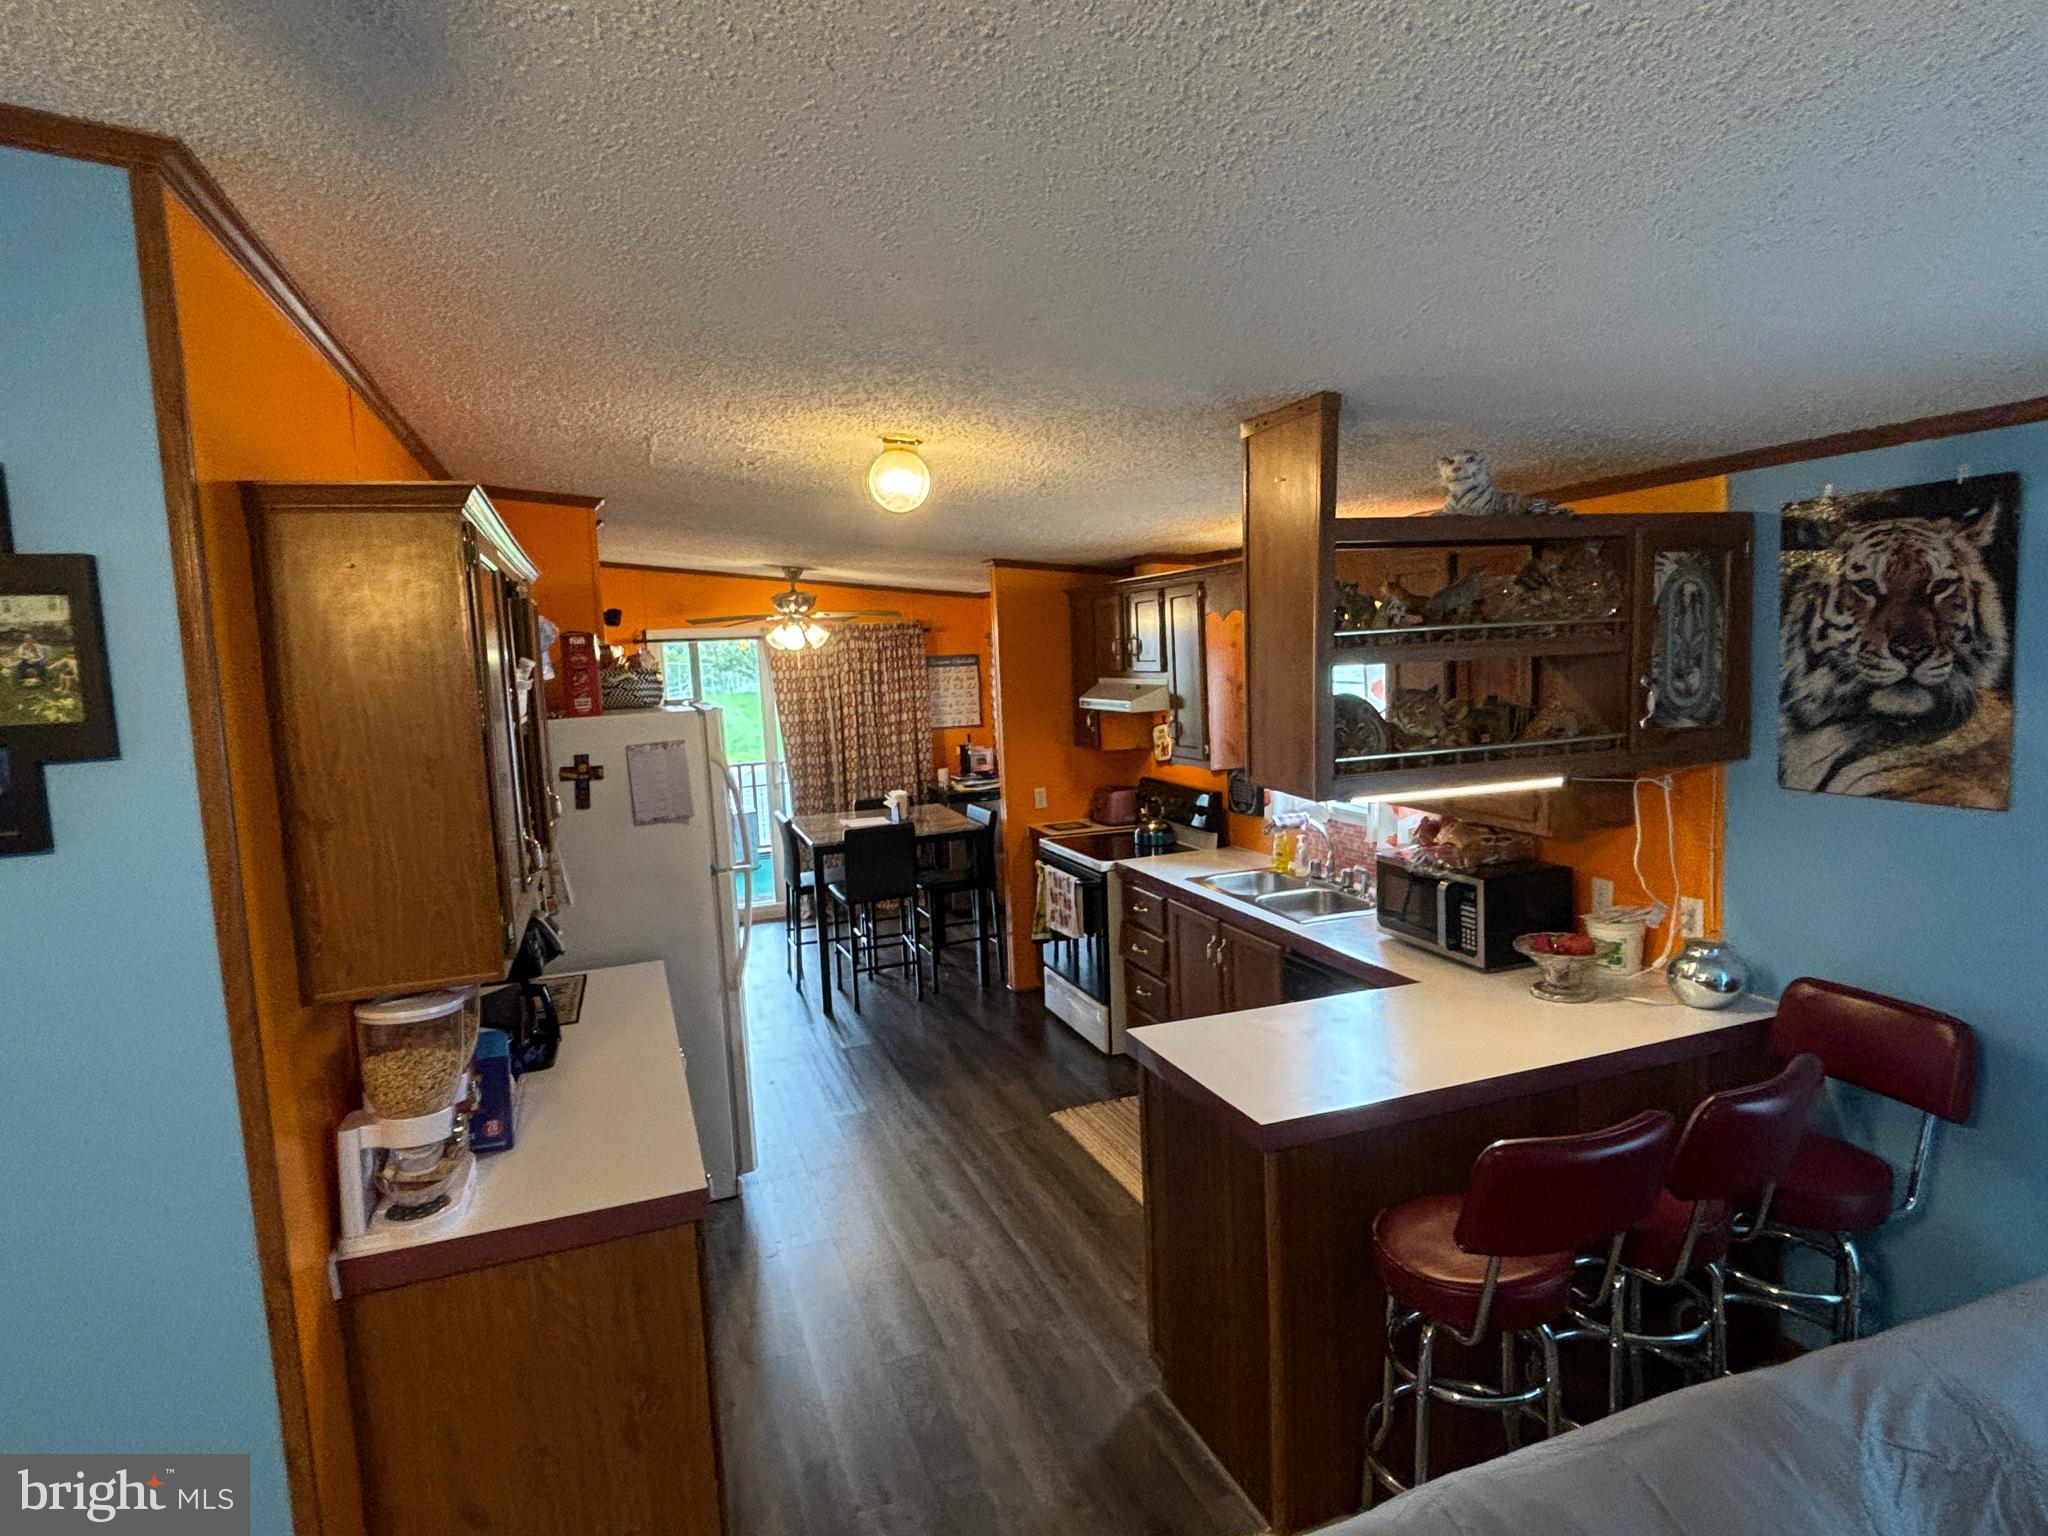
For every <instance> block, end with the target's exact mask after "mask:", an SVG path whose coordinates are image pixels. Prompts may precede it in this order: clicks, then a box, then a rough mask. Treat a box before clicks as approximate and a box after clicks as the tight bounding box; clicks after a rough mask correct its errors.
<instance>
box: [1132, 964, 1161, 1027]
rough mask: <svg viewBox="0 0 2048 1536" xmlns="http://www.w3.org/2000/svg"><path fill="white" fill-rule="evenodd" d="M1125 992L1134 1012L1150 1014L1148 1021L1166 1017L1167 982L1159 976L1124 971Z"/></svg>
mask: <svg viewBox="0 0 2048 1536" xmlns="http://www.w3.org/2000/svg"><path fill="white" fill-rule="evenodd" d="M1124 994H1125V997H1126V999H1127V1001H1128V1002H1129V1003H1130V1011H1131V1012H1132V1013H1133V1014H1140V1013H1144V1014H1150V1015H1151V1018H1150V1019H1149V1020H1148V1021H1147V1022H1157V1021H1158V1020H1160V1019H1163V1018H1165V1017H1166V1014H1167V1006H1166V983H1165V982H1163V981H1161V980H1160V979H1159V978H1158V977H1157V976H1148V975H1146V974H1145V973H1144V972H1143V971H1133V970H1126V971H1125V972H1124Z"/></svg>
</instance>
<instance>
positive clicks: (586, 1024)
mask: <svg viewBox="0 0 2048 1536" xmlns="http://www.w3.org/2000/svg"><path fill="white" fill-rule="evenodd" d="M564 974H571V973H566V972H565V973H564ZM589 976H590V980H589V982H588V984H587V985H586V986H585V988H584V993H583V1010H582V1013H581V1015H580V1016H579V1019H578V1022H576V1023H574V1024H570V1025H566V1026H564V1028H563V1030H562V1046H561V1051H560V1053H559V1054H558V1055H557V1056H556V1058H555V1064H554V1065H553V1066H552V1067H550V1068H548V1069H547V1070H546V1071H544V1072H529V1073H528V1074H527V1075H526V1078H525V1081H524V1086H523V1088H522V1091H521V1097H520V1100H519V1114H518V1123H517V1130H518V1135H517V1139H516V1141H515V1142H514V1144H513V1146H512V1148H511V1149H510V1150H509V1151H505V1152H494V1153H486V1154H483V1155H480V1156H479V1157H478V1158H477V1170H476V1185H475V1187H474V1189H473V1190H472V1191H471V1193H470V1197H469V1204H468V1205H467V1206H466V1207H465V1208H464V1209H463V1210H462V1212H461V1213H460V1214H459V1215H457V1216H456V1217H455V1218H454V1219H453V1220H452V1221H450V1222H449V1223H448V1224H447V1225H445V1226H433V1227H429V1228H427V1229H424V1230H407V1229H404V1228H398V1229H388V1228H387V1229H384V1230H382V1231H379V1232H376V1233H373V1234H371V1235H370V1236H369V1237H367V1238H365V1239H364V1240H363V1242H362V1243H361V1244H360V1245H359V1246H354V1247H352V1248H351V1251H350V1253H349V1255H348V1257H346V1258H340V1259H337V1261H336V1266H335V1267H336V1274H337V1278H338V1281H339V1287H340V1289H341V1291H342V1292H344V1293H351V1292H356V1291H363V1290H378V1289H383V1288H384V1287H386V1286H389V1285H394V1284H410V1283H413V1282H415V1281H418V1280H422V1279H430V1278H434V1277H435V1276H437V1275H443V1274H452V1273H455V1272H457V1271H459V1270H464V1269H475V1268H480V1267H482V1266H484V1265H487V1264H497V1263H506V1262H509V1261H511V1260H514V1259H518V1258H526V1257H531V1256H533V1255H534V1254H538V1253H545V1252H551V1251H555V1250H558V1249H562V1248H569V1247H576V1246H579V1245H581V1244H582V1243H586V1242H593V1241H602V1240H604V1239H606V1238H610V1237H623V1236H629V1235H632V1234H633V1233H635V1232H642V1231H650V1230H653V1229H655V1228H656V1227H660V1226H672V1225H675V1224H676V1222H677V1221H679V1220H690V1219H692V1218H693V1217H694V1216H695V1215H698V1214H701V1213H702V1209H703V1207H704V1205H705V1204H707V1203H708V1201H709V1198H710V1196H709V1188H708V1185H707V1181H706V1179H705V1177H704V1157H703V1153H702V1152H701V1151H700V1150H699V1147H698V1142H697V1121H696V1118H695V1116H694V1115H693V1114H692V1113H691V1109H690V1088H689V1084H688V1082H687V1081H686V1080H685V1078H684V1075H683V1055H682V1051H681V1049H680V1048H679V1047H678V1045H677V1044H676V1024H675V1015H674V1013H673V1012H672V1011H671V1009H670V1005H669V990H668V980H667V976H666V973H665V972H664V970H663V968H662V963H661V962H660V961H659V960H649V961H644V962H642V963H641V964H638V965H619V966H612V967H609V968H607V969H605V970H596V971H591V972H590V973H589Z"/></svg>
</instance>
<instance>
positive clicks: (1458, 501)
mask: <svg viewBox="0 0 2048 1536" xmlns="http://www.w3.org/2000/svg"><path fill="white" fill-rule="evenodd" d="M1436 477H1437V479H1439V480H1441V481H1443V483H1444V491H1445V496H1444V504H1443V506H1442V507H1440V508H1439V509H1438V510H1437V511H1435V512H1433V513H1431V514H1430V515H1431V516H1432V517H1562V516H1566V515H1568V514H1569V513H1570V512H1571V508H1570V507H1560V506H1559V505H1557V503H1556V502H1552V501H1545V500H1544V499H1543V498H1542V497H1541V496H1522V495H1519V494H1517V493H1516V492H1514V491H1504V490H1502V489H1501V488H1500V487H1499V486H1497V485H1495V484H1494V483H1493V471H1492V470H1490V469H1488V468H1487V467H1486V460H1485V459H1484V458H1482V457H1481V456H1480V455H1479V454H1476V453H1474V452H1473V451H1472V450H1471V449H1469V448H1460V449H1459V450H1458V451H1457V452H1455V453H1447V454H1445V455H1444V456H1443V457H1442V458H1440V459H1438V460H1437V461H1436Z"/></svg>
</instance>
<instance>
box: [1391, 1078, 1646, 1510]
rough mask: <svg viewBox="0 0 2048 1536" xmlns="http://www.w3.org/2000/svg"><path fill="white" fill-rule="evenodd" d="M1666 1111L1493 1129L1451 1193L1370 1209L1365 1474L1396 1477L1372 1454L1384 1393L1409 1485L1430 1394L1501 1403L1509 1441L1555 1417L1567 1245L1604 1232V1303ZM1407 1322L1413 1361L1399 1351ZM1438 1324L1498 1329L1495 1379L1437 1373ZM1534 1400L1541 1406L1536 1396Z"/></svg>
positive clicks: (1469, 1335)
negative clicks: (1522, 1357) (1377, 1317)
mask: <svg viewBox="0 0 2048 1536" xmlns="http://www.w3.org/2000/svg"><path fill="white" fill-rule="evenodd" d="M1676 1131H1677V1123H1676V1122H1675V1121H1674V1120H1673V1119H1672V1118H1671V1116H1670V1115H1668V1114H1665V1113H1664V1112H1663V1111H1662V1110H1645V1111H1644V1112H1643V1113H1642V1114H1640V1115H1637V1116H1635V1117H1634V1118H1633V1119H1630V1120H1624V1121H1623V1122H1621V1123H1620V1124H1619V1125H1611V1126H1608V1127H1607V1128H1606V1129H1605V1130H1599V1131H1588V1132H1585V1133H1584V1134H1582V1135H1576V1136H1538V1137H1530V1138H1527V1139H1524V1140H1517V1141H1496V1142H1495V1143H1493V1145H1492V1146H1490V1147H1488V1148H1486V1149H1485V1150H1484V1151H1483V1152H1481V1153H1480V1154H1479V1156H1478V1158H1477V1160H1476V1161H1474V1163H1473V1164H1472V1173H1471V1176H1470V1178H1468V1179H1467V1180H1466V1183H1465V1188H1464V1190H1463V1192H1461V1193H1458V1194H1442V1195H1424V1196H1422V1197H1421V1198H1420V1199H1416V1200H1407V1201H1403V1202H1402V1203H1401V1204H1399V1205H1393V1206H1389V1207H1387V1209H1385V1210H1383V1211H1381V1212H1380V1214H1379V1216H1378V1218H1377V1219H1376V1220H1375V1221H1374V1222H1373V1254H1374V1258H1375V1261H1376V1263H1377V1267H1378V1269H1379V1272H1380V1278H1381V1281H1382V1282H1383V1283H1384V1285H1385V1286H1386V1290H1387V1315H1386V1335H1387V1336H1386V1363H1385V1366H1384V1368H1383V1369H1382V1371H1381V1375H1380V1397H1379V1401H1378V1402H1376V1403H1374V1404H1373V1405H1372V1407H1371V1408H1370V1409H1368V1410H1367V1413H1366V1449H1365V1479H1364V1482H1365V1486H1364V1489H1363V1491H1362V1494H1361V1497H1362V1499H1363V1501H1364V1502H1366V1503H1368V1504H1369V1503H1371V1501H1372V1495H1373V1488H1374V1486H1375V1484H1377V1485H1378V1486H1379V1487H1382V1488H1385V1489H1387V1490H1388V1491H1389V1492H1391V1493H1401V1492H1404V1491H1405V1490H1406V1489H1407V1488H1408V1487H1410V1486H1412V1485H1410V1484H1406V1483H1403V1482H1401V1481H1400V1480H1399V1479H1398V1478H1397V1477H1396V1476H1395V1475H1394V1473H1393V1472H1392V1470H1391V1469H1389V1468H1388V1467H1387V1466H1386V1465H1385V1463H1384V1462H1383V1461H1382V1460H1381V1459H1380V1451H1381V1448H1382V1447H1383V1446H1384V1445H1385V1443H1386V1439H1387V1434H1388V1432H1389V1431H1390V1430H1391V1429H1392V1427H1393V1419H1394V1408H1395V1405H1396V1404H1397V1403H1399V1402H1401V1401H1403V1400H1407V1401H1409V1402H1412V1403H1413V1405H1414V1410H1415V1413H1414V1418H1415V1456H1414V1466H1415V1470H1414V1480H1415V1483H1416V1484H1420V1483H1425V1482H1427V1481H1429V1420H1430V1409H1431V1407H1432V1406H1433V1405H1434V1404H1436V1403H1447V1404H1450V1405H1451V1406H1454V1407H1460V1408H1483V1409H1486V1410H1488V1411H1489V1412H1493V1413H1498V1414H1501V1415H1503V1418H1502V1426H1503V1429H1504V1431H1505V1433H1506V1436H1507V1442H1508V1446H1509V1447H1510V1448H1511V1449H1512V1448H1513V1447H1515V1446H1517V1445H1519V1444H1520V1443H1521V1419H1522V1416H1523V1415H1525V1414H1526V1415H1529V1416H1531V1417H1540V1418H1541V1419H1542V1421H1543V1428H1544V1433H1545V1434H1546V1435H1554V1434H1556V1433H1558V1431H1559V1430H1560V1429H1561V1428H1562V1427H1563V1426H1564V1415H1563V1410H1562V1406H1561V1403H1560V1390H1561V1386H1562V1383H1561V1380H1560V1377H1559V1374H1558V1369H1557V1339H1556V1334H1555V1332H1554V1331H1553V1329H1552V1328H1551V1324H1552V1323H1553V1322H1556V1321H1558V1320H1560V1319H1562V1318H1564V1317H1565V1316H1566V1308H1567V1305H1568V1302H1569V1294H1570V1289H1571V1279H1572V1266H1573V1262H1574V1255H1575V1254H1576V1253H1577V1252H1578V1251H1579V1250H1580V1249H1582V1248H1586V1247H1591V1246H1593V1245H1595V1244H1605V1245H1607V1249H1608V1258H1607V1271H1606V1275H1605V1276H1604V1278H1603V1279H1602V1281H1601V1289H1600V1292H1599V1293H1598V1297H1597V1302H1598V1303H1600V1304H1604V1303H1605V1302H1606V1300H1607V1293H1608V1291H1609V1289H1610V1288H1611V1287H1612V1285H1613V1279H1614V1275H1615V1273H1616V1272H1617V1266H1618V1264H1619V1260H1620V1254H1621V1244H1622V1235H1623V1234H1624V1233H1625V1232H1626V1231H1627V1230H1628V1229H1629V1228H1630V1227H1631V1226H1633V1225H1634V1224H1635V1223H1636V1222H1638V1221H1640V1220H1641V1219H1642V1218H1643V1216H1644V1214H1645V1213H1646V1212H1647V1211H1648V1210H1649V1209H1650V1205H1651V1202H1652V1201H1654V1200H1655V1199H1656V1197H1657V1190H1658V1188H1659V1187H1660V1186H1661V1184H1662V1183H1663V1180H1664V1170H1665V1167H1666V1166H1667V1165H1668V1164H1669V1162H1670V1160H1671V1146H1672V1142H1673V1140H1674V1138H1675V1135H1676ZM1411 1329H1413V1330H1415V1331H1416V1338H1415V1363H1414V1365H1413V1366H1410V1365H1409V1364H1408V1363H1407V1362H1406V1361H1405V1360H1403V1359H1402V1355H1401V1346H1402V1340H1403V1337H1404V1336H1405V1335H1406V1334H1407V1333H1408V1331H1409V1330H1411ZM1439 1332H1445V1333H1448V1334H1449V1335H1450V1336H1451V1337H1452V1338H1453V1339H1455V1340H1457V1342H1458V1343H1460V1344H1462V1345H1465V1346H1467V1347H1470V1346H1472V1345H1476V1344H1478V1343H1479V1342H1480V1341H1481V1340H1482V1339H1485V1338H1487V1337H1489V1336H1494V1335H1497V1336H1498V1338H1499V1341H1500V1381H1499V1383H1498V1384H1497V1385H1495V1384H1490V1383H1481V1382H1474V1381H1463V1380H1458V1379H1454V1378H1451V1377H1447V1376H1440V1375H1439V1374H1438V1372H1437V1370H1436V1364H1435V1361H1436V1342H1437V1335H1438V1333H1439ZM1524 1343H1533V1345H1534V1352H1535V1354H1536V1358H1537V1361H1538V1365H1537V1369H1536V1379H1535V1380H1534V1382H1533V1383H1532V1384H1531V1385H1530V1386H1528V1387H1522V1386H1520V1385H1519V1384H1518V1375H1519V1362H1518V1360H1517V1348H1518V1345H1520V1344H1524ZM1539 1404H1540V1405H1541V1406H1540V1413H1539V1410H1538V1405H1539Z"/></svg>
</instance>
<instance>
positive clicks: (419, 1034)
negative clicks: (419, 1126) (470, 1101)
mask: <svg viewBox="0 0 2048 1536" xmlns="http://www.w3.org/2000/svg"><path fill="white" fill-rule="evenodd" d="M355 1021H356V1056H357V1064H358V1065H359V1066H360V1067H361V1068H362V1073H363V1101H364V1102H365V1103H366V1104H368V1105H369V1107H370V1109H371V1110H372V1111H373V1112H375V1113H376V1114H378V1115H381V1116H383V1117H384V1118H385V1119H387V1120H409V1119H412V1118H414V1117H415V1116H418V1115H430V1114H432V1113H433V1112H434V1111H436V1110H439V1109H446V1108H447V1107H448V1106H449V1105H451V1104H453V1103H454V1102H455V1100H456V1096H457V1094H458V1093H459V1092H460V1091H461V1085H462V1071H463V1068H465V1067H467V1066H468V1065H469V1058H470V1054H471V1052H472V1051H474V1050H475V1048H476V1029H477V994H476V992H475V991H474V990H473V989H471V990H463V991H449V992H421V993H417V994H415V995H413V996H411V997H386V998H379V999H378V1000H377V1001H375V1002H369V1003H358V1004H356V1006H355Z"/></svg>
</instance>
